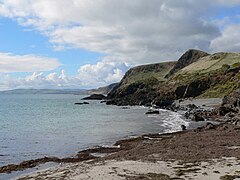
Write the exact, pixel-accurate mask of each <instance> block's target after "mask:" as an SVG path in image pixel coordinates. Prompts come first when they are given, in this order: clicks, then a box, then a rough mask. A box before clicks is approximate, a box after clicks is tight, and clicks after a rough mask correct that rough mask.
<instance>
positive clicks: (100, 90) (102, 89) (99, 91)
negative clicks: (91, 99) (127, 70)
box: [86, 83, 119, 95]
mask: <svg viewBox="0 0 240 180" xmlns="http://www.w3.org/2000/svg"><path fill="white" fill-rule="evenodd" d="M118 84H119V83H113V84H110V85H108V86H104V87H100V88H97V89H90V90H87V91H86V93H87V94H105V95H107V94H108V93H109V92H110V91H112V90H113V88H115V87H116V86H117V85H118Z"/></svg>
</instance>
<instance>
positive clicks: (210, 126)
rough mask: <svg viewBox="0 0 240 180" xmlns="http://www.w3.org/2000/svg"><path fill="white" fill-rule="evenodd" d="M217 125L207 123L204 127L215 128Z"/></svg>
mask: <svg viewBox="0 0 240 180" xmlns="http://www.w3.org/2000/svg"><path fill="white" fill-rule="evenodd" d="M215 127H216V126H215V125H213V124H212V123H207V124H206V126H205V127H204V129H215Z"/></svg>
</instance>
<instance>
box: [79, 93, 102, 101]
mask: <svg viewBox="0 0 240 180" xmlns="http://www.w3.org/2000/svg"><path fill="white" fill-rule="evenodd" d="M104 99H106V96H104V95H102V94H92V95H90V96H88V97H85V98H82V100H104Z"/></svg>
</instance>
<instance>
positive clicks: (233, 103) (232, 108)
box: [219, 89, 240, 116]
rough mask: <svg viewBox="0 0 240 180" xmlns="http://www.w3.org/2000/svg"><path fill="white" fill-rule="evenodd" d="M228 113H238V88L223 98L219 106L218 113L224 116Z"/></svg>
mask: <svg viewBox="0 0 240 180" xmlns="http://www.w3.org/2000/svg"><path fill="white" fill-rule="evenodd" d="M229 113H235V114H236V113H238V114H239V113H240V89H237V90H236V91H234V92H232V93H231V94H230V95H229V96H225V97H224V98H223V103H222V105H221V107H220V108H219V115H220V116H225V115H227V114H229Z"/></svg>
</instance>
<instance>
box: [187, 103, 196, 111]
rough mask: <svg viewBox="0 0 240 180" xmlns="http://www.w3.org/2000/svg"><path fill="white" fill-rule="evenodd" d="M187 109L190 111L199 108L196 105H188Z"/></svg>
mask: <svg viewBox="0 0 240 180" xmlns="http://www.w3.org/2000/svg"><path fill="white" fill-rule="evenodd" d="M186 107H187V108H189V109H190V110H192V109H197V108H198V107H197V106H196V105H195V104H188V105H187V106H186Z"/></svg>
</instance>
